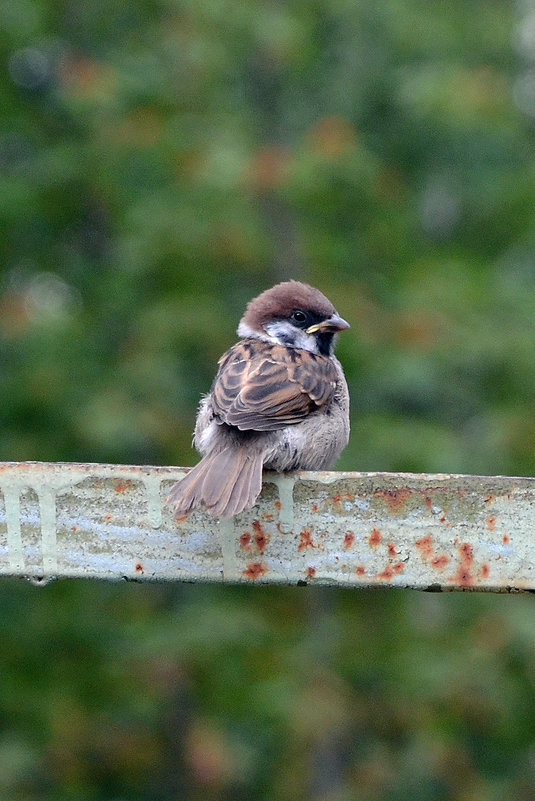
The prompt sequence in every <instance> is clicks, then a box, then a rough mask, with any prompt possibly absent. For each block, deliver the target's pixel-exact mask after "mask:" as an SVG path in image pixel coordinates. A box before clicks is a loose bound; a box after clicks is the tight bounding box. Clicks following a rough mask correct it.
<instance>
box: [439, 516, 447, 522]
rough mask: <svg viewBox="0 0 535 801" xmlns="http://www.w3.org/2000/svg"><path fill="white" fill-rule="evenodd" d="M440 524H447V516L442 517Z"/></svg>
mask: <svg viewBox="0 0 535 801" xmlns="http://www.w3.org/2000/svg"><path fill="white" fill-rule="evenodd" d="M440 522H441V523H445V522H446V515H442V517H441V518H440Z"/></svg>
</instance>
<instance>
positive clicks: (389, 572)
mask: <svg viewBox="0 0 535 801" xmlns="http://www.w3.org/2000/svg"><path fill="white" fill-rule="evenodd" d="M393 577H394V568H393V567H392V565H387V566H386V567H385V569H384V570H383V571H382V572H381V573H377V578H379V579H384V580H385V581H390V579H391V578H393Z"/></svg>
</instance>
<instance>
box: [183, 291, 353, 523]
mask: <svg viewBox="0 0 535 801" xmlns="http://www.w3.org/2000/svg"><path fill="white" fill-rule="evenodd" d="M346 328H349V324H348V323H346V321H345V320H343V319H342V318H341V317H340V316H339V315H338V314H337V312H336V310H335V308H334V306H333V305H332V303H331V302H330V301H329V300H328V299H327V298H326V297H325V295H323V294H322V293H321V292H320V291H319V290H318V289H315V288H314V287H312V286H309V285H308V284H302V283H300V282H299V281H285V282H283V283H281V284H277V285H276V286H274V287H272V288H271V289H268V290H266V291H265V292H262V294H261V295H259V296H258V297H256V298H254V299H253V300H252V301H251V302H250V303H249V304H248V306H247V309H246V311H245V314H244V316H243V317H242V319H241V321H240V324H239V326H238V335H239V336H240V337H241V339H240V341H239V342H238V343H237V344H236V345H234V346H233V347H231V348H230V349H229V350H228V351H227V352H226V353H224V354H223V356H222V357H221V359H220V360H219V370H218V372H217V375H216V377H215V379H214V382H213V384H212V388H211V390H210V392H209V394H208V395H206V396H205V397H204V398H203V400H202V401H201V404H200V407H199V411H198V414H197V420H196V425H195V433H194V439H193V441H194V445H195V447H196V448H197V450H198V451H199V453H201V455H202V457H203V458H202V459H201V461H200V462H199V463H198V464H197V465H196V466H195V467H194V468H192V469H191V470H190V471H189V472H188V473H187V475H186V476H185V477H184V478H183V479H182V480H181V481H179V482H177V483H176V484H175V485H174V486H173V487H172V489H171V492H170V494H169V498H168V503H169V504H170V505H171V506H173V507H174V510H175V517H177V518H178V517H182V516H183V515H185V514H187V513H188V512H190V511H191V510H192V509H194V508H195V507H197V506H199V505H203V506H204V507H205V508H206V509H207V510H208V512H210V513H211V514H213V515H218V516H220V517H230V516H232V515H235V514H238V513H239V512H241V511H243V509H246V508H248V507H251V506H254V504H255V502H256V499H257V498H258V496H259V494H260V491H261V489H262V469H263V468H265V469H267V470H276V471H279V472H287V471H291V470H325V469H327V468H329V467H331V466H332V464H333V462H334V461H335V460H336V459H337V457H338V456H339V455H340V453H341V451H342V450H343V448H344V447H345V446H346V445H347V442H348V439H349V393H348V390H347V384H346V380H345V377H344V372H343V370H342V366H341V364H340V362H339V361H338V359H337V358H336V356H335V355H334V344H335V338H336V334H337V333H338V332H339V331H343V330H344V329H346Z"/></svg>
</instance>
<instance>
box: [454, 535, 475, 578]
mask: <svg viewBox="0 0 535 801" xmlns="http://www.w3.org/2000/svg"><path fill="white" fill-rule="evenodd" d="M459 556H460V557H461V564H460V565H459V569H458V571H457V573H456V574H455V575H454V576H453V577H452V579H451V581H452V582H453V583H454V584H458V586H459V587H472V586H473V584H474V577H473V576H472V573H471V571H470V567H471V565H472V562H473V561H474V554H473V550H472V546H471V545H470V543H468V542H463V543H462V544H461V545H459Z"/></svg>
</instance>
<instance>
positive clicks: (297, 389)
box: [212, 339, 337, 431]
mask: <svg viewBox="0 0 535 801" xmlns="http://www.w3.org/2000/svg"><path fill="white" fill-rule="evenodd" d="M336 379H337V373H336V367H335V365H334V364H333V362H332V361H331V360H330V359H328V358H327V357H325V356H320V355H316V354H314V353H310V352H308V351H304V350H299V349H297V348H285V347H283V346H282V345H270V344H269V343H266V342H263V341H261V340H255V339H248V340H243V341H242V342H238V343H237V344H236V345H234V347H232V348H231V349H230V350H228V351H227V352H226V353H225V354H224V355H223V356H222V358H221V359H220V361H219V371H218V373H217V375H216V377H215V380H214V383H213V385H212V405H213V408H214V412H215V415H216V418H217V419H218V420H219V422H221V423H227V425H231V426H236V427H237V428H239V429H241V430H242V431H245V430H255V431H276V430H277V429H280V428H285V427H286V426H288V425H295V424H296V423H299V422H300V421H301V420H303V419H304V418H305V417H307V416H308V415H309V414H310V412H312V411H314V410H315V409H317V408H319V407H320V406H323V405H324V404H325V403H327V401H328V400H329V399H330V397H331V396H332V393H333V392H334V388H335V386H336Z"/></svg>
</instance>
